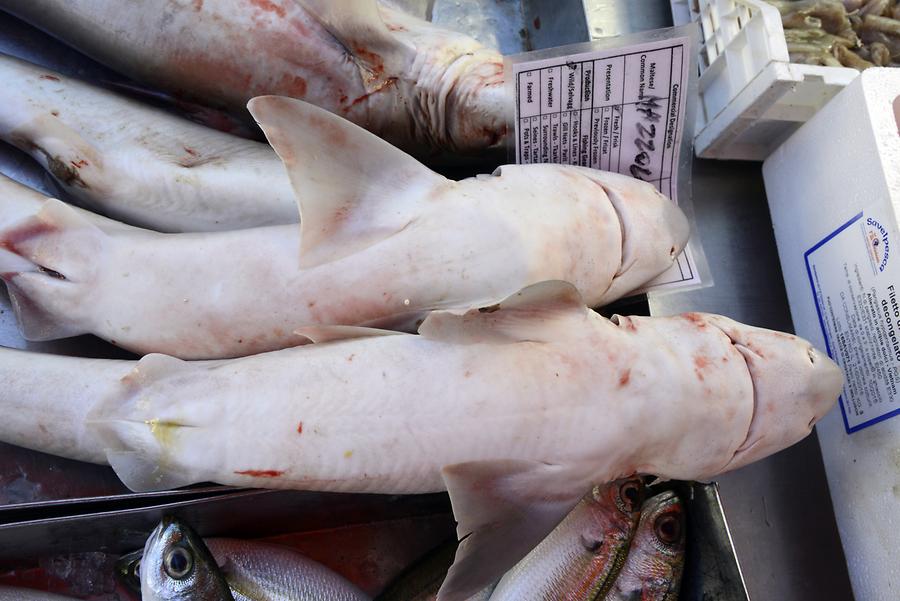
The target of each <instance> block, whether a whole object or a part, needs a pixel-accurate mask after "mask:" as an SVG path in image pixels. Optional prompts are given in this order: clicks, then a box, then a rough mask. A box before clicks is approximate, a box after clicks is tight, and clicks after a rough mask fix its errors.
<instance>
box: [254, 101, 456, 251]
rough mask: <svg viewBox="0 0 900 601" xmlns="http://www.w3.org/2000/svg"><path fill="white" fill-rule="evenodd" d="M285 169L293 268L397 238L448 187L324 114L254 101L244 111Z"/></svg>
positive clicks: (410, 161) (361, 132)
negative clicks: (293, 225) (294, 211)
mask: <svg viewBox="0 0 900 601" xmlns="http://www.w3.org/2000/svg"><path fill="white" fill-rule="evenodd" d="M247 107H248V108H249V110H250V113H251V114H252V115H253V118H254V119H256V121H257V122H258V123H259V125H260V127H261V128H262V130H263V132H264V133H265V134H266V138H268V140H269V143H270V144H271V145H272V147H273V148H274V149H275V152H277V153H278V156H279V157H281V160H282V162H283V163H284V165H285V168H286V169H287V172H288V176H289V178H290V180H291V185H292V186H293V189H294V194H295V195H296V197H297V203H298V204H299V206H300V232H301V238H300V265H301V267H304V268H307V267H314V266H316V265H321V264H323V263H328V262H331V261H335V260H337V259H340V258H342V257H345V256H348V255H351V254H353V253H355V252H358V251H360V250H363V249H365V248H368V247H369V246H372V245H373V244H375V243H377V242H379V241H381V240H383V239H385V238H387V237H389V236H391V235H393V234H396V233H397V232H399V231H401V230H402V229H403V228H405V227H406V226H407V225H409V224H410V223H411V222H412V221H413V220H414V219H415V218H416V216H417V214H418V211H419V207H420V205H421V204H422V203H423V199H427V198H428V196H429V193H430V192H432V191H433V190H434V189H435V188H436V187H437V186H440V185H450V184H451V182H449V181H448V180H447V179H446V178H444V177H442V176H440V175H438V174H436V173H434V172H433V171H431V170H430V169H428V168H427V167H425V166H424V165H422V164H421V163H419V162H418V161H417V160H415V159H414V158H412V157H411V156H409V155H408V154H406V153H404V152H403V151H401V150H398V149H396V148H394V147H393V146H391V145H390V144H388V143H387V142H385V141H384V140H382V139H381V138H379V137H377V136H375V135H374V134H371V133H369V132H367V131H366V130H364V129H363V128H361V127H359V126H357V125H354V124H353V123H351V122H350V121H347V120H345V119H341V118H340V117H338V116H336V115H332V114H331V113H329V112H328V111H325V110H323V109H320V108H318V107H315V106H313V105H311V104H307V103H305V102H303V101H301V100H294V99H291V98H284V97H280V96H260V97H257V98H254V99H253V100H251V101H250V103H249V104H248V105H247Z"/></svg>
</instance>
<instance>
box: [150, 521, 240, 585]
mask: <svg viewBox="0 0 900 601" xmlns="http://www.w3.org/2000/svg"><path fill="white" fill-rule="evenodd" d="M140 572H141V599H142V601H195V600H197V599H203V601H235V600H234V597H233V596H232V594H231V591H230V590H229V588H228V584H227V583H226V582H225V579H224V578H223V577H222V574H221V572H220V571H219V567H218V565H217V564H216V561H215V559H213V557H212V555H211V554H210V552H209V549H207V548H206V545H205V544H204V543H203V539H201V538H200V537H199V536H197V534H196V533H195V532H194V531H193V530H191V528H190V526H188V525H187V524H184V523H182V522H180V521H179V520H177V519H174V518H163V520H162V522H161V523H160V524H159V526H157V527H156V529H155V530H154V531H153V532H152V533H151V534H150V537H149V538H148V539H147V544H146V545H145V546H144V558H143V559H142V560H141V567H140Z"/></svg>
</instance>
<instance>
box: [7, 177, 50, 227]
mask: <svg viewBox="0 0 900 601" xmlns="http://www.w3.org/2000/svg"><path fill="white" fill-rule="evenodd" d="M48 198H49V196H47V195H46V194H43V193H41V192H39V191H37V190H35V189H33V188H29V187H28V186H26V185H24V184H21V183H19V182H17V181H16V180H14V179H12V178H10V177H7V176H6V175H3V174H2V173H0V231H2V230H3V229H5V228H7V227H9V226H11V225H14V224H16V223H18V222H20V221H22V220H23V219H25V218H26V217H31V216H32V215H34V214H35V213H37V212H39V211H40V210H41V207H42V206H43V205H44V202H46V201H47V199H48Z"/></svg>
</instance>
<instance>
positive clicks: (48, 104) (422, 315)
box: [0, 0, 842, 600]
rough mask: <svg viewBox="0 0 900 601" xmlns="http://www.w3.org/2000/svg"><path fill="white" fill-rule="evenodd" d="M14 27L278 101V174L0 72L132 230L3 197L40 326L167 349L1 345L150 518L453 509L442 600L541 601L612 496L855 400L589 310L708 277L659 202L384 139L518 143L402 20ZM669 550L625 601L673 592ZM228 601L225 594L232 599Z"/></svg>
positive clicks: (13, 382)
mask: <svg viewBox="0 0 900 601" xmlns="http://www.w3.org/2000/svg"><path fill="white" fill-rule="evenodd" d="M0 7H2V8H5V9H7V10H10V11H11V12H13V13H15V14H17V15H20V16H22V17H24V18H26V19H28V20H30V21H32V22H34V23H36V24H38V25H39V26H41V27H43V28H44V29H47V30H48V31H51V32H53V33H55V34H57V35H59V36H60V37H62V38H64V39H67V40H69V41H71V42H72V43H73V45H75V46H76V47H78V48H81V49H83V50H84V51H85V52H86V53H88V54H90V55H91V56H94V57H96V58H98V59H100V60H103V61H105V62H107V63H108V64H110V65H112V66H114V67H117V68H119V69H121V70H123V71H125V72H126V73H127V74H129V75H131V76H133V77H135V78H137V79H139V80H142V81H145V82H147V83H149V84H153V85H158V86H161V87H163V88H167V89H169V90H170V91H172V92H175V93H177V94H184V93H185V92H186V91H189V95H190V97H191V98H192V99H195V100H197V99H199V100H205V101H207V102H209V103H214V104H215V105H216V106H217V107H221V108H224V109H231V110H236V109H238V107H243V105H244V103H246V102H247V101H248V100H249V103H248V105H247V106H248V108H249V111H250V113H251V114H252V116H253V117H254V119H255V120H256V122H257V123H258V124H259V126H260V127H261V128H262V131H263V132H264V134H265V136H266V138H267V139H268V142H269V144H270V145H271V149H270V148H269V147H268V146H266V145H263V144H260V143H257V142H251V141H248V140H245V139H242V138H238V137H235V136H233V135H229V134H226V133H221V132H216V131H213V130H209V129H205V128H202V127H200V126H198V125H196V124H192V123H188V122H186V121H183V120H181V119H179V118H177V117H173V116H171V115H169V114H168V113H165V112H162V111H160V110H156V109H151V108H148V107H145V106H142V105H140V104H139V103H136V102H135V101H133V100H126V99H124V98H121V97H119V96H117V95H115V94H112V93H110V92H105V91H101V90H98V89H94V88H91V87H90V86H87V85H85V84H82V83H79V82H77V81H73V80H70V79H68V78H66V77H64V76H63V75H61V74H59V73H54V72H51V71H48V70H46V69H43V68H41V67H38V66H35V65H30V64H27V63H24V62H22V61H19V60H17V59H14V58H11V57H4V58H2V60H0V70H3V72H4V75H3V78H4V81H5V82H6V84H7V85H5V86H4V90H3V91H2V92H0V93H2V95H3V96H4V102H2V103H0V138H2V139H4V140H6V141H8V142H9V143H12V144H15V145H16V146H18V147H19V148H21V149H22V150H24V151H26V152H29V153H30V154H31V155H32V156H33V157H34V158H35V159H37V160H38V161H39V162H40V163H41V164H42V165H44V167H46V169H47V170H48V171H49V172H50V173H51V174H52V175H53V177H54V178H55V179H56V180H57V181H58V182H59V183H60V185H61V186H62V188H63V189H64V190H66V191H67V192H69V193H70V194H71V196H72V197H73V198H75V199H77V200H78V201H79V202H81V203H82V204H84V205H85V206H88V207H90V208H92V209H94V210H97V211H101V212H104V213H106V214H107V215H109V216H111V217H114V218H115V219H118V220H121V221H122V222H120V221H114V220H112V219H110V218H109V217H101V216H99V215H95V214H93V213H91V212H88V211H85V210H83V209H78V208H75V207H73V206H71V205H68V204H65V203H63V202H61V201H59V200H55V199H52V198H44V197H43V196H42V195H40V194H38V193H36V192H34V191H32V190H29V189H27V188H24V187H22V186H20V185H18V184H16V183H14V182H11V181H6V182H3V183H2V185H0V192H2V194H3V202H2V204H0V275H2V278H3V279H4V281H5V282H6V285H7V288H8V290H9V293H10V297H11V300H12V303H13V307H14V309H15V311H16V315H17V317H18V319H19V323H20V325H21V327H22V331H23V333H24V335H25V336H26V337H27V338H29V339H32V340H48V339H54V338H60V337H66V336H73V335H76V334H83V333H92V334H95V335H97V336H100V337H102V338H104V339H106V340H108V341H110V342H111V343H113V344H117V345H119V346H122V347H124V348H126V349H129V350H131V351H134V352H137V353H140V354H145V356H144V357H143V358H141V359H140V360H138V361H113V360H93V359H83V358H76V357H60V356H40V355H35V354H33V353H27V352H23V351H16V350H10V349H3V350H2V351H0V411H2V413H3V415H4V420H3V421H2V422H0V440H2V441H4V442H10V443H13V444H17V445H21V446H24V447H28V448H32V449H37V450H40V451H43V452H47V453H53V454H57V455H60V456H64V457H68V458H73V459H79V460H83V461H89V462H94V463H99V464H108V465H111V466H112V467H113V468H114V470H115V471H116V473H117V474H118V476H119V477H120V478H121V480H122V481H123V482H124V483H125V484H126V485H128V486H129V487H131V488H132V489H134V490H137V491H145V490H158V489H167V488H173V487H179V486H184V485H188V484H193V483H197V482H217V483H221V484H230V485H237V486H259V487H269V488H292V489H300V490H316V491H335V492H365V493H386V494H413V493H427V492H438V491H448V492H449V494H450V499H451V502H452V504H453V510H454V514H455V517H456V519H457V522H458V538H459V539H460V540H461V541H462V542H461V543H460V544H459V546H458V548H457V549H456V552H455V561H454V563H453V565H452V566H451V567H450V568H449V570H448V572H447V575H446V578H444V579H443V580H442V585H441V589H440V592H439V594H438V598H439V599H442V600H453V599H468V598H470V597H472V596H473V595H478V594H481V592H482V591H483V590H484V589H485V588H487V587H489V586H490V585H492V584H493V583H495V582H497V580H498V579H500V577H501V576H502V575H503V574H504V573H506V572H507V571H508V570H510V569H512V572H509V574H507V576H504V577H503V580H502V581H501V582H500V584H499V585H498V588H497V590H496V591H494V593H493V596H496V595H500V594H502V593H503V591H504V590H507V589H508V590H512V591H516V590H519V589H518V588H517V586H519V585H517V584H516V582H518V581H520V579H521V578H522V577H523V576H522V574H529V573H531V572H532V571H533V570H532V568H529V567H528V566H529V565H532V564H534V565H539V564H541V563H542V560H541V559H539V558H533V559H527V558H526V560H525V563H524V564H520V565H522V566H525V567H522V568H521V569H517V568H514V566H516V564H517V563H518V562H520V561H521V560H522V559H523V557H525V556H526V555H527V554H528V553H529V552H530V551H531V550H532V549H533V548H534V547H535V546H537V545H538V544H539V543H540V542H541V540H543V539H544V538H545V537H546V536H547V535H548V534H549V533H551V531H553V530H554V528H556V527H557V525H558V524H560V522H561V521H563V519H564V518H565V516H566V515H567V514H569V512H570V511H571V510H572V508H573V507H575V506H576V505H577V504H578V503H579V500H581V499H582V497H583V496H584V494H585V493H586V492H588V491H590V490H592V489H594V487H596V486H599V485H602V484H603V483H606V482H612V481H614V480H617V479H619V478H624V477H631V476H632V475H635V474H641V475H643V474H652V475H654V476H657V477H659V478H661V479H668V478H673V479H708V478H712V477H714V476H716V475H717V474H720V473H723V472H725V471H728V470H732V469H736V468H738V467H741V466H743V465H746V464H747V463H750V462H752V461H755V460H757V459H760V458H762V457H765V456H767V455H769V454H771V453H773V452H776V451H778V450H780V449H782V448H784V447H786V446H788V445H790V444H793V443H794V442H797V441H798V440H800V439H802V438H803V437H805V436H806V435H807V434H808V433H809V432H810V430H811V428H812V426H813V424H814V423H815V422H816V421H817V420H818V419H819V418H821V417H822V415H823V414H824V413H825V412H827V411H828V410H829V409H831V407H832V406H833V404H834V402H835V400H836V398H837V395H838V393H839V391H840V387H841V382H842V376H841V374H840V371H839V369H838V368H837V366H836V365H835V364H834V363H832V362H831V361H830V360H829V359H828V358H827V357H825V356H823V355H821V354H820V353H819V352H817V351H816V350H815V349H813V348H812V347H811V346H810V345H809V344H808V343H807V342H805V341H803V340H801V339H799V338H796V337H794V336H791V335H788V334H782V333H779V332H772V331H767V330H762V329H759V328H754V327H750V326H745V325H742V324H739V323H736V322H734V321H732V320H730V319H728V318H725V317H721V316H716V315H707V314H696V313H690V314H685V315H681V316H677V317H667V318H648V317H623V316H614V317H613V318H612V319H605V318H603V317H601V316H600V315H599V314H597V313H595V312H593V311H591V310H590V309H588V308H587V307H588V305H589V306H597V305H602V304H605V303H608V302H610V301H612V300H615V299H617V298H620V297H622V296H624V295H627V294H629V293H631V292H633V291H635V290H638V289H640V288H641V286H643V285H644V284H645V283H647V282H648V281H650V280H651V279H652V278H654V277H655V276H657V275H658V274H660V273H661V272H663V271H664V270H665V269H667V268H668V267H669V266H670V265H671V264H672V263H673V261H674V260H675V257H676V256H677V255H678V253H679V252H680V251H681V250H682V249H683V248H684V245H685V243H686V241H687V237H688V223H687V220H686V219H685V217H684V215H683V214H682V213H681V212H680V211H679V210H678V209H677V208H676V207H675V206H674V205H673V204H672V203H671V202H670V201H669V200H668V199H666V198H665V197H663V196H662V195H661V194H659V193H658V192H657V190H656V189H655V188H654V187H653V186H652V185H651V184H649V183H647V182H643V181H640V180H636V179H632V178H628V177H625V176H621V175H616V174H612V173H604V172H600V171H594V170H590V169H586V168H581V167H572V166H564V165H527V166H517V165H506V166H503V167H501V168H499V169H497V170H496V171H495V172H494V173H493V174H492V175H479V176H477V177H474V178H470V179H466V180H462V181H451V180H448V179H446V178H444V177H442V176H440V175H438V174H436V173H435V172H433V171H431V170H430V169H428V168H427V167H426V166H424V165H423V164H422V163H420V162H419V161H418V160H416V159H415V158H413V157H412V156H411V155H409V154H407V153H406V152H404V151H403V150H400V149H398V148H395V147H394V146H391V145H390V144H389V143H388V142H387V141H385V139H387V140H390V141H391V142H393V143H395V144H398V145H401V146H402V147H404V148H405V149H407V150H409V151H412V152H415V153H416V154H418V155H419V156H435V155H436V154H440V153H444V154H446V153H457V154H464V153H468V152H478V151H486V150H489V149H491V148H494V147H496V146H498V145H499V144H500V143H501V142H502V140H503V138H504V136H505V129H504V128H505V122H506V120H505V118H504V115H503V112H504V110H505V105H504V97H503V94H504V92H503V90H504V89H505V88H504V87H503V81H502V66H501V61H500V58H499V54H498V53H496V52H494V51H491V50H489V49H485V48H483V47H481V46H480V45H478V44H477V43H476V42H474V41H473V40H470V39H469V38H467V37H465V36H462V35H459V34H454V33H450V32H446V31H442V30H439V29H437V28H435V27H433V26H432V25H430V24H428V23H425V22H422V21H418V20H416V19H414V18H412V17H410V16H407V15H404V14H403V13H402V12H399V11H396V10H394V9H391V8H388V7H386V6H381V5H378V4H376V3H375V2H374V0H368V1H365V0H356V1H351V0H344V1H332V2H318V1H313V0H302V1H294V0H279V1H275V0H266V1H264V2H263V1H252V2H241V1H238V0H223V1H221V2H215V3H213V2H203V1H202V0H192V1H187V0H184V1H172V0H145V1H143V2H139V3H133V4H130V5H129V7H128V9H127V10H123V9H122V8H121V7H120V6H118V3H115V2H113V1H112V0H109V1H96V0H90V1H89V0H66V1H63V0H0ZM186 32H189V33H186ZM249 48H252V49H253V50H248V49H249ZM273 93H279V94H285V95H289V96H295V97H296V98H288V97H284V96H271V95H262V96H260V94H273ZM251 97H253V98H252V99H251ZM304 100H305V101H306V102H304ZM311 103H312V104H311ZM314 104H316V105H319V107H322V108H318V107H316V106H314ZM239 110H243V109H242V108H241V109H239ZM329 111H330V112H329ZM354 122H355V123H357V124H359V125H362V126H364V127H365V128H367V129H369V130H370V131H366V129H363V128H362V127H360V126H359V125H356V124H354ZM372 132H374V133H372ZM375 134H378V135H375ZM379 135H380V136H382V137H378V136H379ZM382 138H385V139H382ZM273 149H274V150H273ZM294 202H296V203H297V205H298V206H299V214H298V213H297V212H296V210H294V211H292V209H291V207H292V206H293V203H294ZM298 219H299V226H298V225H297V223H296V222H297V221H298ZM123 222H124V223H123ZM126 223H127V224H126ZM153 230H158V231H153ZM161 232H166V233H161ZM377 328H383V329H377ZM403 332H417V334H412V333H403ZM658 503H663V501H659V502H658ZM665 504H666V505H667V506H668V503H667V502H666V503H665ZM657 513H658V512H657V509H656V506H655V505H654V506H651V507H648V508H645V510H644V512H643V514H642V515H647V516H656V515H657ZM573 519H574V518H573ZM647 520H651V517H648V518H647ZM564 525H565V523H564ZM641 527H642V526H641V525H638V526H637V528H638V531H639V532H640V531H641ZM643 527H644V528H650V529H651V530H652V531H653V532H654V533H655V534H654V536H655V537H656V538H655V539H654V540H656V541H657V543H658V542H659V540H658V539H660V536H662V537H663V538H662V540H663V542H665V540H664V539H665V537H666V536H668V537H669V538H671V539H672V540H673V541H676V539H679V540H680V536H681V532H682V531H683V528H680V526H679V527H675V526H672V525H669V526H666V527H664V528H663V529H662V530H660V527H658V525H657V520H656V518H655V517H654V518H652V526H651V522H650V521H648V522H647V524H645V525H644V526H643ZM673 528H674V530H673ZM166 532H167V531H166V530H165V528H163V530H162V531H161V532H160V533H157V536H156V537H155V538H154V539H153V540H156V541H158V542H159V543H160V544H163V541H165V540H167V539H166V537H167V536H168V534H167V533H166ZM667 532H668V534H666V533H667ZM177 536H179V537H180V536H181V535H177ZM649 536H650V535H649V534H648V535H647V537H649ZM645 538H646V537H645ZM548 540H552V536H551V539H548ZM643 540H644V538H638V542H637V543H636V545H635V546H633V550H632V552H631V553H630V554H629V557H630V558H635V559H633V560H632V559H629V560H628V561H626V563H625V566H624V567H622V569H621V574H620V575H619V576H618V578H616V579H614V580H613V576H612V573H613V572H610V576H609V578H608V579H607V580H608V582H609V584H610V585H611V583H612V582H615V583H616V584H615V585H614V586H612V588H607V589H606V592H605V594H607V595H613V597H608V598H616V597H615V595H620V597H627V596H629V595H631V594H632V593H631V592H630V591H631V590H632V589H633V587H634V586H636V585H635V584H634V582H636V581H638V580H641V579H643V578H646V574H645V573H644V572H642V571H641V569H639V568H638V567H636V566H637V565H642V566H646V565H651V566H657V565H659V566H662V564H663V563H666V562H662V563H660V562H658V561H657V560H656V559H654V557H655V555H654V551H652V550H651V549H649V548H646V549H645V548H644V547H645V545H644V544H643V543H642V542H641V541H643ZM594 542H596V541H594ZM594 542H592V541H591V539H590V538H588V539H585V540H584V541H583V544H587V545H589V546H590V547H591V548H593V546H594ZM676 542H677V541H676ZM547 544H550V545H552V544H553V543H547ZM654 544H656V543H654ZM601 546H602V545H601ZM197 548H198V549H201V547H200V546H199V545H198V546H197ZM654 548H660V547H659V546H658V545H657V546H656V547H654ZM198 553H199V555H198V557H201V558H203V561H204V562H208V563H211V560H210V559H209V557H210V556H209V555H208V554H206V553H205V552H201V551H198ZM536 553H538V555H540V554H541V553H542V551H541V547H540V546H538V549H537V551H536ZM149 556H150V554H149V553H148V557H149ZM176 556H177V557H176ZM154 557H156V556H154ZM161 557H162V560H163V563H165V561H166V558H169V559H171V560H172V562H174V563H172V562H170V564H171V565H170V566H169V567H170V568H171V570H172V571H174V572H175V573H181V571H183V570H184V569H185V565H186V564H185V561H186V560H185V558H184V557H183V556H181V555H179V554H178V553H175V554H174V555H173V554H171V553H168V552H167V553H166V554H163V555H162V556H161ZM179 558H180V559H179ZM632 563H634V566H632ZM670 563H671V562H670ZM666 565H669V564H666ZM603 569H605V568H603ZM660 569H662V568H660ZM654 570H655V568H654ZM164 571H165V570H164ZM673 571H674V570H673ZM141 573H142V578H144V579H145V584H146V579H147V578H150V576H148V572H147V570H146V568H144V569H142V570H141ZM223 582H225V583H227V582H228V581H227V580H223V578H221V577H212V578H210V579H205V580H204V584H203V586H208V587H210V588H209V590H211V591H212V590H215V591H218V592H217V593H215V594H222V595H226V597H225V598H228V597H227V595H229V594H231V593H230V591H229V589H228V586H227V584H223ZM147 594H148V593H147V592H146V591H145V592H144V595H145V596H146V595H147ZM213 594H214V593H209V595H213ZM511 594H512V595H513V596H515V595H516V594H518V593H515V592H513V593H511ZM204 595H206V593H204ZM493 596H492V598H493ZM192 598H197V597H196V596H195V597H192ZM203 598H211V599H212V598H215V597H212V596H209V597H206V596H204V597H203ZM510 598H512V597H510ZM583 598H585V599H587V598H594V597H589V596H587V595H585V596H584V597H583Z"/></svg>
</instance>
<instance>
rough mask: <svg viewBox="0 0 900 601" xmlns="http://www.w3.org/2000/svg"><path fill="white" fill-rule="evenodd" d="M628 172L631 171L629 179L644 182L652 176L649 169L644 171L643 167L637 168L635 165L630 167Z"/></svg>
mask: <svg viewBox="0 0 900 601" xmlns="http://www.w3.org/2000/svg"><path fill="white" fill-rule="evenodd" d="M629 171H631V177H634V178H637V179H642V180H644V181H646V178H648V177H650V175H651V174H652V172H651V171H650V170H649V169H644V168H643V167H638V166H637V165H632V166H631V167H630V168H629Z"/></svg>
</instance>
